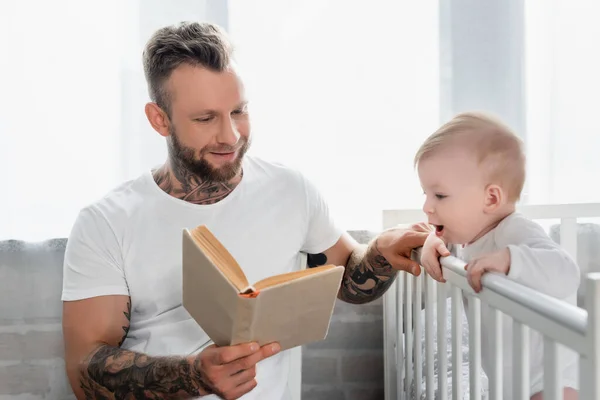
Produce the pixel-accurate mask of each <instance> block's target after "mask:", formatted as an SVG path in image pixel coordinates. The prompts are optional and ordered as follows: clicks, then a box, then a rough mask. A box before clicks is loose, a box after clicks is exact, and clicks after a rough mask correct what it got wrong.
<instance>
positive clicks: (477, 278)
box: [465, 248, 510, 293]
mask: <svg viewBox="0 0 600 400" xmlns="http://www.w3.org/2000/svg"><path fill="white" fill-rule="evenodd" d="M465 270H466V271H467V280H468V281H469V285H471V287H472V288H473V290H475V292H476V293H479V292H480V291H481V277H482V275H483V274H484V273H486V272H500V273H502V274H504V275H507V274H508V271H509V270H510V251H509V250H508V248H506V249H504V250H500V251H496V252H494V253H490V254H487V255H485V256H482V257H479V258H476V259H474V260H472V261H471V262H470V263H469V264H467V265H465Z"/></svg>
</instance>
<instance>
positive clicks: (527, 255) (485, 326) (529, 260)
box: [453, 213, 580, 398]
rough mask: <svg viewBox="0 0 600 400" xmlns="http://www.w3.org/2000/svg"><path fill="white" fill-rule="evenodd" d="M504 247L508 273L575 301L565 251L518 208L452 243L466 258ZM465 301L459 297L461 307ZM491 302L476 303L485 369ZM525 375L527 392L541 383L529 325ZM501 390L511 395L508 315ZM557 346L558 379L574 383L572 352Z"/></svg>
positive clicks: (536, 337) (536, 343) (575, 278)
mask: <svg viewBox="0 0 600 400" xmlns="http://www.w3.org/2000/svg"><path fill="white" fill-rule="evenodd" d="M507 247H508V249H509V251H510V258H511V264H510V270H509V273H508V278H509V279H512V280H514V281H516V282H519V283H521V284H523V285H525V286H528V287H530V288H532V289H535V290H537V291H539V292H542V293H545V294H547V295H549V296H553V297H556V298H558V299H561V300H564V301H566V302H568V303H569V304H573V305H577V290H578V288H579V282H580V270H579V267H578V266H577V263H576V262H575V261H573V259H572V258H571V257H570V256H569V254H568V253H567V252H566V251H565V250H564V249H562V248H561V247H560V246H559V245H558V244H556V243H555V242H554V241H553V240H552V239H551V238H550V237H549V236H548V235H547V234H546V232H545V231H544V229H543V228H542V227H541V226H540V225H538V224H537V223H535V222H533V221H531V220H529V219H527V218H526V217H525V216H523V215H522V214H520V213H513V214H511V215H509V216H508V217H506V218H505V219H504V220H502V221H501V222H500V224H498V226H497V227H496V228H495V229H493V230H492V231H490V232H488V233H487V234H486V235H484V236H483V237H481V238H480V239H479V240H477V241H476V242H475V243H473V244H470V245H467V246H465V247H463V248H461V247H460V246H454V249H453V252H455V253H456V255H457V257H458V258H460V259H462V260H463V261H465V262H467V263H469V262H470V261H471V260H473V259H474V258H476V257H479V256H482V255H485V254H489V253H492V252H494V251H498V250H501V249H505V248H507ZM466 307H467V303H466V302H465V308H466ZM492 318H493V314H492V313H491V308H490V307H489V306H488V305H486V304H484V303H482V304H481V355H482V366H483V369H484V371H485V372H486V373H487V374H488V376H489V372H490V371H491V370H492V364H493V362H494V358H493V357H494V349H495V346H496V345H495V343H494V342H492V340H491V338H492V337H493V336H492V333H493V332H492V330H491V328H492V326H493V325H492ZM529 332H530V334H529V365H530V370H529V378H530V396H531V395H533V394H534V393H537V392H540V391H542V390H543V385H544V356H543V354H544V338H543V336H542V335H541V334H540V333H538V332H537V331H534V330H533V329H530V330H529ZM502 346H503V347H502V357H503V359H502V360H503V381H504V383H503V394H504V397H505V398H510V397H512V393H513V392H512V390H513V389H512V387H513V375H512V369H513V368H512V354H513V333H512V318H510V317H508V316H506V315H503V318H502ZM560 347H561V353H560V357H561V358H560V361H559V365H560V368H561V372H562V379H563V381H562V384H563V385H564V386H567V387H572V388H574V389H577V388H579V380H578V355H577V354H576V353H575V352H573V351H571V350H567V349H566V348H565V347H563V346H560Z"/></svg>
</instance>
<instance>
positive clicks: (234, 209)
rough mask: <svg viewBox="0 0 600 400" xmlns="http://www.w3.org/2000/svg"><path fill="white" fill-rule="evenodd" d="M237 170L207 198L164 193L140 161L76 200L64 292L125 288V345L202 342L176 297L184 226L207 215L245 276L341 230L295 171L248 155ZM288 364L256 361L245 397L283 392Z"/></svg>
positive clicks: (155, 349) (318, 248) (184, 347)
mask: <svg viewBox="0 0 600 400" xmlns="http://www.w3.org/2000/svg"><path fill="white" fill-rule="evenodd" d="M243 170H244V175H243V178H242V180H241V182H240V184H239V185H238V186H237V187H236V188H235V189H234V190H233V192H232V193H231V194H229V195H228V196H227V197H226V198H224V199H223V200H221V201H219V202H218V203H216V204H212V205H195V204H191V203H188V202H185V201H183V200H179V199H176V198H174V197H172V196H170V195H168V194H166V193H165V192H163V191H162V190H161V189H160V188H159V187H158V186H157V185H156V183H155V182H154V179H153V178H152V174H151V172H150V171H148V172H146V173H145V174H143V175H142V176H141V177H139V178H137V179H135V180H132V181H129V182H126V183H124V184H123V185H121V186H119V187H118V188H116V189H115V190H113V191H111V192H110V193H109V194H107V195H106V196H105V197H104V198H102V199H101V200H99V201H98V202H96V203H94V204H92V205H90V206H88V207H86V208H84V209H83V210H82V211H81V212H80V214H79V216H78V218H77V220H76V222H75V225H74V227H73V230H72V233H71V235H70V238H69V240H68V243H67V248H66V252H65V262H64V282H63V294H62V299H63V300H64V301H71V300H80V299H85V298H90V297H94V296H102V295H129V296H130V297H131V326H130V330H129V333H128V335H127V338H126V340H125V342H124V343H123V348H125V349H129V350H133V351H137V352H141V353H145V354H148V355H151V356H166V355H173V356H174V355H176V356H187V355H190V354H194V353H196V352H198V351H199V350H201V349H202V348H204V347H205V346H207V345H208V344H209V338H208V336H207V335H206V333H205V332H204V331H203V330H202V329H201V328H200V326H199V325H198V324H197V323H196V322H195V321H194V320H193V319H192V318H191V316H190V315H189V314H188V312H187V311H186V310H185V309H184V308H183V306H182V282H181V280H182V271H181V252H182V250H181V247H182V230H183V229H184V228H189V229H193V228H195V227H196V226H198V225H201V224H205V225H207V227H208V228H209V229H210V230H211V231H212V232H213V233H214V234H215V236H216V237H217V238H218V239H219V241H221V242H222V243H223V244H224V245H225V247H226V248H227V249H228V250H229V251H230V252H231V254H232V255H233V257H235V258H236V260H237V261H238V262H239V264H240V266H241V267H242V268H243V269H244V272H245V273H246V275H247V277H248V280H249V282H256V281H258V280H260V279H263V278H266V277H268V276H272V275H276V274H282V273H285V272H289V271H295V270H298V269H301V268H303V267H305V265H306V254H305V253H320V252H323V251H325V250H326V249H328V248H330V247H331V246H333V245H334V244H335V243H336V242H337V240H338V239H339V238H340V236H341V234H342V231H341V230H340V229H339V228H337V227H336V226H335V225H334V223H333V221H332V219H331V217H330V215H329V212H328V208H327V205H326V203H325V201H324V200H323V198H322V197H321V196H320V195H319V192H318V191H317V190H316V188H315V187H314V186H313V185H311V184H310V183H309V182H308V181H307V180H306V179H305V178H304V177H303V176H302V175H301V174H300V173H298V172H296V171H294V170H292V169H289V168H286V167H284V166H281V165H277V164H273V163H268V162H265V161H262V160H259V159H256V158H253V157H250V156H246V157H245V160H244V163H243ZM289 364H290V356H289V351H284V352H281V353H280V354H278V355H276V356H273V357H271V358H268V359H266V360H263V361H261V362H260V363H259V364H258V365H257V378H256V379H257V382H258V386H257V387H256V388H255V389H253V390H252V391H251V392H249V393H248V394H247V395H246V396H244V397H243V399H245V400H249V399H261V400H263V399H264V400H281V399H287V398H288V397H289V393H288V388H287V381H288V373H289ZM204 398H206V399H211V398H215V399H216V398H217V397H216V396H208V397H204Z"/></svg>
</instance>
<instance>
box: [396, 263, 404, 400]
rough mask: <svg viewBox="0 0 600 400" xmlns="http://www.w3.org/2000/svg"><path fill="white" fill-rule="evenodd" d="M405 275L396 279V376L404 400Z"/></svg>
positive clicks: (400, 274) (398, 388)
mask: <svg viewBox="0 0 600 400" xmlns="http://www.w3.org/2000/svg"><path fill="white" fill-rule="evenodd" d="M403 295H404V274H403V273H399V274H398V276H397V278H396V365H397V366H398V373H397V374H396V388H397V389H396V390H397V391H398V393H399V394H400V399H402V400H404V399H405V397H404V393H403V390H404V384H403V383H404V373H406V371H403V370H404V365H403V364H404V335H403V333H402V330H403V329H402V324H403V323H404V312H403V311H402V307H403V303H404V298H403Z"/></svg>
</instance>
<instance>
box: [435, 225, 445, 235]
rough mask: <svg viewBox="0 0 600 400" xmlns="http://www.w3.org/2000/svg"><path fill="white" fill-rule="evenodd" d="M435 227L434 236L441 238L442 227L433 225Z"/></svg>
mask: <svg viewBox="0 0 600 400" xmlns="http://www.w3.org/2000/svg"><path fill="white" fill-rule="evenodd" d="M434 226H435V234H436V235H438V236H442V233H443V232H444V225H434Z"/></svg>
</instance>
